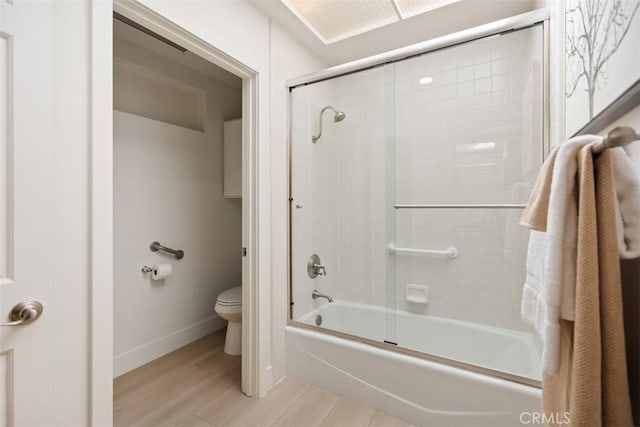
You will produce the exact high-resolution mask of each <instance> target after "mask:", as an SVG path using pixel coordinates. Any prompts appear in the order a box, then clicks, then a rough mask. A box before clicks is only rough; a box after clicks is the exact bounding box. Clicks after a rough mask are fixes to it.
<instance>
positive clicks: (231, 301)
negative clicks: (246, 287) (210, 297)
mask: <svg viewBox="0 0 640 427" xmlns="http://www.w3.org/2000/svg"><path fill="white" fill-rule="evenodd" d="M216 303H217V304H218V305H221V306H225V307H229V306H240V305H242V286H236V287H234V288H231V289H227V290H226V291H224V292H221V293H220V295H218V299H217V301H216Z"/></svg>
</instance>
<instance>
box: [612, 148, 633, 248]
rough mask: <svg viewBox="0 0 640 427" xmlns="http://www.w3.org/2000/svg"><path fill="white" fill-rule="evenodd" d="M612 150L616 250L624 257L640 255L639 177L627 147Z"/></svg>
mask: <svg viewBox="0 0 640 427" xmlns="http://www.w3.org/2000/svg"><path fill="white" fill-rule="evenodd" d="M612 150H613V166H614V169H613V171H614V177H615V186H616V195H617V197H616V230H617V234H618V252H619V253H620V257H621V258H624V259H632V258H638V257H640V177H639V176H638V172H636V166H635V164H634V162H633V160H632V154H630V153H629V151H628V147H625V148H624V149H622V148H615V149H612Z"/></svg>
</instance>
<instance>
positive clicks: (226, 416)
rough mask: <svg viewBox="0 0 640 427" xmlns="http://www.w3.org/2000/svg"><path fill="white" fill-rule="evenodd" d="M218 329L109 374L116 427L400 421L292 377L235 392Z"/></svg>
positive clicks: (236, 377) (395, 426) (231, 361)
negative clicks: (256, 395)
mask: <svg viewBox="0 0 640 427" xmlns="http://www.w3.org/2000/svg"><path fill="white" fill-rule="evenodd" d="M224 334H225V330H224V329H223V330H220V331H217V332H214V333H213V334H211V335H208V336H206V337H204V338H202V339H199V340H198V341H195V342H193V343H191V344H189V345H187V346H185V347H182V348H180V349H178V350H176V351H174V352H172V353H169V354H167V355H165V356H163V357H161V358H159V359H157V360H154V361H153V362H151V363H148V364H146V365H144V366H141V367H140V368H138V369H136V370H134V371H131V372H128V373H126V374H124V375H122V376H120V377H118V378H116V379H115V380H114V393H113V394H114V395H113V406H114V408H113V411H114V414H113V415H114V425H116V426H134V425H135V426H154V427H155V426H162V427H164V426H167V427H169V426H181V427H187V426H194V427H211V426H224V427H227V426H230V427H231V426H234V427H235V426H237V427H245V426H247V427H248V426H292V427H307V426H323V427H324V426H336V427H357V426H372V427H408V426H410V425H411V424H409V423H408V422H406V421H403V420H400V419H398V418H395V417H392V416H390V415H387V414H385V413H382V412H380V411H377V410H375V409H371V408H368V407H366V406H363V405H361V404H359V403H356V402H353V401H351V400H347V399H344V398H341V397H339V396H336V395H334V394H331V393H328V392H326V391H323V390H320V389H317V388H315V387H312V386H310V385H307V384H304V383H301V382H299V381H296V380H293V379H285V380H284V381H282V382H281V383H280V384H278V385H277V386H276V387H275V388H274V389H273V390H271V391H270V392H269V393H268V394H267V396H266V397H265V398H263V399H252V398H249V397H246V396H245V395H244V394H242V392H241V391H240V357H239V356H228V355H227V354H225V353H224V351H223V347H224Z"/></svg>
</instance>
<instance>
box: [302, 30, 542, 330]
mask: <svg viewBox="0 0 640 427" xmlns="http://www.w3.org/2000/svg"><path fill="white" fill-rule="evenodd" d="M541 58H542V30H541V28H540V27H534V28H531V29H527V30H524V31H520V32H514V33H510V34H507V35H504V36H499V37H493V38H489V39H484V40H480V41H475V42H472V43H468V44H465V45H461V46H457V47H454V48H450V49H445V50H441V51H437V52H434V53H430V54H426V55H423V56H420V57H416V58H413V59H410V60H406V61H402V62H399V63H396V64H392V65H387V66H384V67H379V68H374V69H371V70H367V71H364V72H360V73H356V74H351V75H348V76H344V77H340V78H336V79H332V80H328V81H325V82H321V83H316V84H313V85H308V86H304V87H300V88H297V89H295V90H294V92H293V103H292V105H293V118H292V132H293V165H294V166H293V168H294V169H293V194H294V199H295V200H294V204H300V205H302V206H303V208H302V209H294V212H293V288H294V294H293V297H294V302H295V306H294V318H295V317H298V316H300V315H302V314H304V313H306V312H308V311H309V310H310V309H311V308H313V307H314V306H317V305H318V304H323V303H325V302H324V301H320V302H318V301H316V302H312V301H311V298H310V295H311V292H312V290H313V289H314V288H316V289H318V290H320V291H322V292H325V293H329V294H331V295H333V296H334V297H337V298H343V299H347V300H351V301H358V302H363V303H369V304H375V305H380V306H384V305H387V306H395V307H397V308H398V309H400V310H408V311H414V312H420V313H425V314H435V315H439V316H445V317H453V318H458V319H464V320H469V321H473V322H478V323H484V324H490V325H496V326H503V327H508V328H514V329H520V328H523V326H522V324H521V322H520V320H519V317H520V316H519V304H520V290H521V287H522V283H523V272H524V259H525V253H526V243H527V233H526V231H525V230H524V229H522V228H520V227H519V226H518V225H517V221H518V219H519V215H520V213H521V212H520V211H519V210H485V209H482V210H481V209H476V210H467V209H465V210H426V209H421V210H410V211H408V210H402V211H400V210H398V211H395V210H394V209H393V208H392V206H393V204H394V202H396V201H397V202H398V203H439V202H448V203H506V202H525V201H526V200H527V198H528V194H529V191H530V188H531V184H532V181H533V179H534V178H535V175H536V174H537V171H538V168H539V166H540V164H541V161H542V151H543V150H542V122H541V118H542V97H541V94H542V81H541V76H542V72H541V62H540V61H541ZM422 77H432V78H433V82H432V83H431V84H428V85H422V84H420V83H419V79H420V78H422ZM328 104H330V105H333V106H334V107H335V108H336V109H339V110H342V111H344V112H345V113H346V115H347V117H346V119H345V121H343V122H341V123H333V121H332V117H331V114H330V113H329V112H327V113H325V114H326V115H325V122H324V123H325V124H324V133H323V136H322V138H321V139H320V141H319V142H318V143H317V144H312V143H311V134H312V133H315V132H316V131H317V129H316V126H317V116H318V112H319V111H320V109H321V108H322V107H323V106H324V105H328ZM478 143H485V144H484V147H486V148H485V149H482V147H483V145H478ZM486 143H491V144H489V145H487V144H486ZM389 242H395V243H396V245H397V246H402V247H415V248H428V249H429V248H433V249H444V248H447V247H448V246H456V247H457V248H458V250H459V252H460V255H459V257H458V258H456V259H447V258H426V257H416V256H407V255H393V256H392V255H389V254H387V253H386V251H385V247H386V244H387V243H389ZM312 253H317V254H318V255H319V256H320V258H321V260H322V261H323V264H324V265H326V267H327V271H328V276H327V277H325V278H318V279H313V280H312V279H309V278H308V276H307V273H306V264H307V259H308V257H309V256H310V255H311V254H312ZM409 283H415V284H421V285H428V286H429V287H430V301H429V304H428V305H427V306H426V307H422V306H416V305H415V304H410V303H407V302H406V301H405V298H404V293H405V286H406V284H409Z"/></svg>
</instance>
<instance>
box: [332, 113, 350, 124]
mask: <svg viewBox="0 0 640 427" xmlns="http://www.w3.org/2000/svg"><path fill="white" fill-rule="evenodd" d="M345 117H347V115H346V114H345V113H343V112H342V111H336V114H335V116H333V122H334V123H338V122H341V121H343V120H344V119H345Z"/></svg>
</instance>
